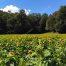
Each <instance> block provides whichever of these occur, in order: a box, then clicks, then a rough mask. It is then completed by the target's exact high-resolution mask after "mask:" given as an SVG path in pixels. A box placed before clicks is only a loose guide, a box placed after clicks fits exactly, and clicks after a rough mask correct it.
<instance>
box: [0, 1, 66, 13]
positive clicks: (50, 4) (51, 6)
mask: <svg viewBox="0 0 66 66" xmlns="http://www.w3.org/2000/svg"><path fill="white" fill-rule="evenodd" d="M9 5H13V6H16V7H18V8H20V9H26V10H27V11H29V10H30V13H48V14H52V13H53V12H55V11H57V10H58V9H59V8H60V6H62V5H66V0H0V9H2V10H3V9H4V8H5V7H6V6H9Z"/></svg>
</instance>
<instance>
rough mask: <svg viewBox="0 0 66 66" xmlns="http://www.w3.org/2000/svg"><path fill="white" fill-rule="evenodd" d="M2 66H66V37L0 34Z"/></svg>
mask: <svg viewBox="0 0 66 66" xmlns="http://www.w3.org/2000/svg"><path fill="white" fill-rule="evenodd" d="M0 65H1V66H4V65H6V66H9V65H13V66H53V65H54V66H64V65H66V39H65V38H64V39H62V38H60V37H57V36H53V37H49V38H40V39H39V38H33V37H30V38H23V37H16V35H15V36H13V37H10V36H9V37H7V36H0Z"/></svg>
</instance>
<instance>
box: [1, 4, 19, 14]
mask: <svg viewBox="0 0 66 66" xmlns="http://www.w3.org/2000/svg"><path fill="white" fill-rule="evenodd" d="M0 10H2V11H5V12H8V11H11V12H12V13H15V12H19V10H20V8H18V7H16V6H14V5H7V6H5V7H4V8H1V9H0Z"/></svg>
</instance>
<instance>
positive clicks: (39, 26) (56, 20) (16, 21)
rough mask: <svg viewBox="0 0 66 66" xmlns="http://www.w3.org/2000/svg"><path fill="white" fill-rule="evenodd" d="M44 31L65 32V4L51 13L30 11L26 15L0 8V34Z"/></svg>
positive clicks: (22, 12) (23, 12)
mask: <svg viewBox="0 0 66 66" xmlns="http://www.w3.org/2000/svg"><path fill="white" fill-rule="evenodd" d="M45 32H58V33H66V6H61V7H60V9H59V10H58V11H55V12H54V13H53V14H50V15H48V14H46V13H43V14H41V13H31V14H29V15H26V13H25V11H24V10H23V9H22V10H20V11H19V13H11V12H10V11H8V12H3V11H1V10H0V34H35V33H36V34H38V33H45Z"/></svg>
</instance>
